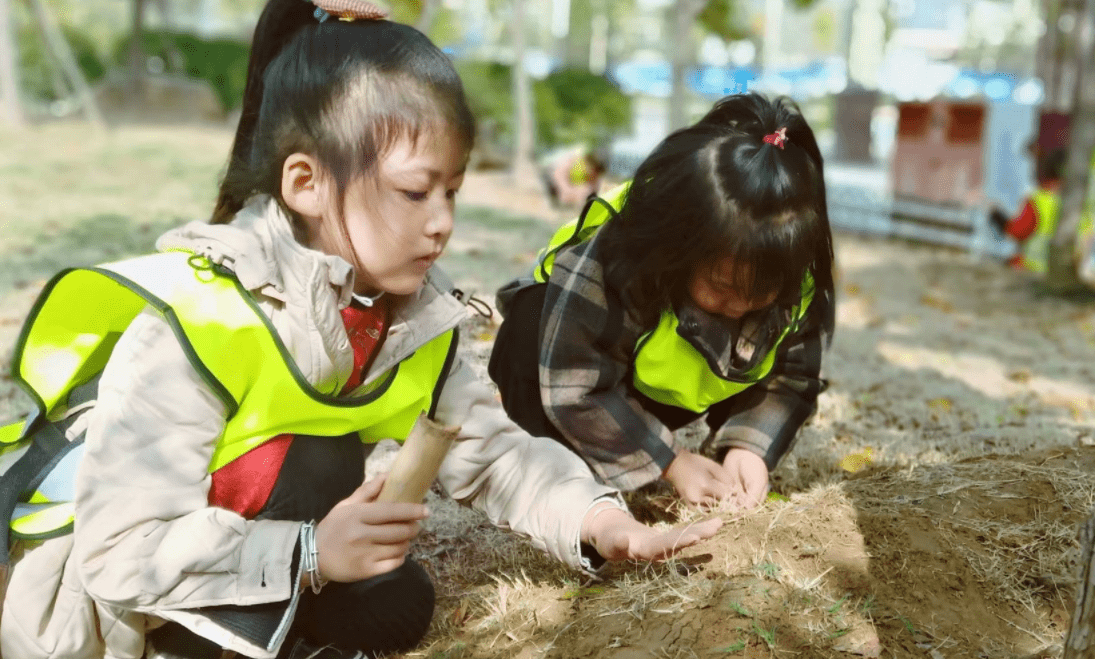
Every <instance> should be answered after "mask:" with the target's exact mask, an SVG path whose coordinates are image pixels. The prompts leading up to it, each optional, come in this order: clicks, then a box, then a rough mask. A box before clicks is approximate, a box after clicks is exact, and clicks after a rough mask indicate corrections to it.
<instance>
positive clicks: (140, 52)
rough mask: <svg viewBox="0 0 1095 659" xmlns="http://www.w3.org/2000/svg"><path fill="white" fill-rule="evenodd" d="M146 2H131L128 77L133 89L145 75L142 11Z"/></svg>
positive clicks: (137, 0) (138, 0)
mask: <svg viewBox="0 0 1095 659" xmlns="http://www.w3.org/2000/svg"><path fill="white" fill-rule="evenodd" d="M145 5H146V0H133V14H132V22H131V24H130V25H131V27H130V34H131V35H132V39H130V41H129V76H130V78H131V80H132V82H133V87H134V88H137V87H138V86H139V85H140V84H141V80H142V79H143V78H144V73H145V66H146V64H145V53H144V38H143V36H144V10H145Z"/></svg>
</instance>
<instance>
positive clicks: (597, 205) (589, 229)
mask: <svg viewBox="0 0 1095 659" xmlns="http://www.w3.org/2000/svg"><path fill="white" fill-rule="evenodd" d="M630 185H631V183H630V181H629V182H627V183H624V184H622V185H620V186H619V187H617V188H615V189H613V190H612V191H611V192H609V193H608V194H607V195H605V198H604V200H603V201H606V202H608V205H610V206H611V207H612V210H611V211H610V210H609V209H608V208H606V207H605V204H604V203H602V202H601V200H596V199H595V200H591V201H590V202H587V205H586V208H585V209H583V213H582V214H581V215H580V216H579V217H578V218H576V219H574V220H571V221H570V222H568V223H566V224H564V225H563V226H562V227H560V228H559V230H558V231H556V232H555V235H554V236H552V238H551V241H550V242H549V243H548V246H547V247H546V248H545V249H543V250H541V252H540V254H539V257H538V262H537V265H536V267H535V268H534V269H533V278H534V279H536V281H538V282H541V283H543V282H546V281H547V280H548V279H549V278H550V277H551V271H552V269H553V266H554V264H555V255H556V254H557V253H558V252H559V250H561V249H563V248H564V247H569V246H571V245H577V244H580V243H583V242H585V241H587V240H589V239H590V238H592V237H593V235H594V234H595V233H596V232H597V230H598V229H599V228H600V227H601V225H603V224H604V223H605V222H606V221H608V219H609V218H610V217H611V216H612V215H614V212H615V211H616V210H618V209H619V208H620V206H621V205H622V203H623V199H624V196H625V195H626V194H627V190H628V188H629V187H630ZM813 297H814V284H813V278H812V277H811V276H810V274H809V273H807V274H806V276H805V277H804V278H803V281H802V302H801V303H800V304H799V305H798V306H795V307H793V308H792V310H791V323H790V324H789V325H788V326H787V327H785V328H784V330H783V333H782V334H780V336H779V339H778V340H777V341H776V342H775V343H774V344H773V345H772V348H771V350H769V351H768V354H766V355H765V356H764V358H763V359H762V360H761V361H760V363H758V364H757V365H756V366H755V367H753V369H752V370H751V371H749V372H748V373H746V374H745V375H744V376H743V378H742V379H740V380H728V379H726V378H723V377H722V376H721V375H719V374H718V373H716V372H715V370H714V369H712V368H711V365H710V364H708V363H707V360H706V359H704V357H703V355H702V354H701V353H700V351H699V350H697V349H696V348H695V346H693V345H692V344H691V343H689V342H688V340H687V339H685V338H684V337H682V336H681V335H680V333H679V332H678V331H677V327H678V325H679V321H678V319H677V315H676V313H674V312H673V311H672V310H669V311H665V312H663V313H662V315H661V318H660V319H659V321H658V326H657V327H655V328H654V329H653V330H652V331H650V332H647V333H646V334H644V335H643V336H642V337H640V339H639V342H638V344H637V345H636V347H635V356H634V357H633V363H634V366H635V368H634V369H633V383H634V385H635V388H636V389H637V390H639V391H640V392H642V394H643V395H645V396H647V397H648V398H650V399H652V400H655V401H657V402H659V403H664V404H666V405H672V406H674V407H681V408H684V409H686V410H691V411H693V412H697V413H702V412H704V411H705V410H707V408H709V407H711V406H712V405H714V404H715V403H718V402H721V401H724V400H726V399H727V398H730V397H731V396H733V395H735V394H738V393H741V392H742V391H744V390H746V389H748V388H749V387H751V386H752V385H754V384H756V383H757V382H759V381H760V380H761V379H763V378H764V377H765V376H767V375H768V373H770V372H771V370H772V365H773V364H774V363H775V357H776V349H777V348H778V347H779V345H780V343H782V342H783V339H784V338H786V337H787V335H788V334H789V333H790V332H791V331H792V330H793V329H796V328H797V326H798V325H799V324H800V323H801V322H802V321H803V319H805V317H806V311H807V309H808V307H809V306H810V302H811V301H812V300H813Z"/></svg>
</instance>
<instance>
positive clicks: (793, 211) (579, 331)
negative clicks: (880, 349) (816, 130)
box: [489, 94, 833, 508]
mask: <svg viewBox="0 0 1095 659" xmlns="http://www.w3.org/2000/svg"><path fill="white" fill-rule="evenodd" d="M832 262H833V248H832V237H831V234H830V230H829V221H828V215H827V212H826V205H825V185H824V177H823V172H822V158H821V154H820V152H819V151H818V146H817V142H816V140H815V139H814V134H813V131H812V130H811V129H810V127H809V125H807V123H806V121H805V119H803V117H802V115H801V114H800V113H799V112H798V110H797V108H795V107H794V105H793V104H792V103H791V102H790V101H788V100H786V99H778V100H775V101H770V100H768V99H766V98H764V97H762V96H759V95H756V94H744V95H735V96H730V97H727V98H724V99H722V100H721V101H719V102H718V103H716V104H715V106H714V108H713V109H712V110H711V111H710V112H708V114H707V115H706V116H705V117H703V118H702V119H701V120H700V121H699V122H697V123H696V124H695V125H694V126H690V127H688V128H685V129H682V130H679V131H677V132H675V133H673V134H671V135H669V137H667V138H666V139H665V140H664V141H663V142H662V143H661V144H659V145H658V146H657V147H656V148H655V149H654V150H653V152H652V153H651V154H650V155H649V157H647V158H646V160H645V161H644V162H643V163H642V164H641V165H640V166H639V168H638V170H637V171H636V173H635V176H634V179H633V180H632V181H631V182H630V183H627V184H624V185H623V186H621V187H619V188H617V189H616V190H614V191H612V192H610V193H608V194H607V195H605V198H600V197H591V198H590V199H589V200H588V202H587V204H586V207H585V209H584V210H583V212H582V214H581V216H580V217H579V218H578V219H577V220H575V221H574V222H572V223H570V224H568V225H566V226H564V227H563V228H562V229H560V230H559V232H558V233H557V234H556V236H555V238H554V239H553V240H552V242H551V244H550V245H549V247H548V248H546V249H545V250H543V251H542V252H541V254H540V259H539V262H538V263H537V264H536V265H535V266H534V271H533V272H532V273H530V275H529V276H527V277H523V278H521V279H518V280H517V281H514V282H512V283H510V284H509V285H507V286H506V287H504V288H503V289H502V290H501V291H499V295H498V307H499V309H500V310H502V312H503V315H504V316H505V320H504V322H503V323H502V326H501V328H500V329H499V333H498V336H497V339H496V340H495V345H494V349H493V352H492V354H491V360H490V366H489V373H490V376H491V378H492V379H493V380H494V381H495V383H497V385H498V387H499V389H500V391H501V395H502V402H503V405H504V406H505V409H506V411H507V412H508V413H509V415H510V417H511V418H513V419H514V420H515V421H517V422H518V424H520V425H521V426H522V427H523V428H525V429H526V430H528V431H529V432H531V433H533V434H535V435H542V436H548V437H551V438H553V439H555V440H556V441H558V442H561V443H563V444H564V445H566V446H567V447H569V448H570V449H572V450H573V451H575V452H576V453H577V454H578V455H580V456H581V457H582V458H583V459H584V460H585V461H586V462H587V463H588V464H589V465H590V466H591V467H592V468H593V471H594V472H595V473H596V474H597V475H598V476H599V478H600V479H601V480H602V481H603V482H605V483H608V484H610V485H613V486H615V487H618V488H620V489H623V490H633V489H637V488H639V487H642V486H644V485H647V484H649V483H652V482H654V481H657V480H658V479H664V480H665V481H668V482H669V483H670V484H671V485H672V486H673V487H674V488H675V489H676V491H677V493H678V494H679V495H680V497H681V498H682V499H683V500H684V501H686V502H688V503H690V504H693V505H706V504H714V503H716V502H727V503H728V504H729V505H731V506H739V507H746V508H747V507H751V506H755V505H757V504H758V503H759V502H760V501H761V500H762V499H763V498H764V496H765V495H766V493H767V490H768V476H769V472H770V470H772V469H773V468H774V467H775V466H776V464H777V463H778V462H779V460H780V458H781V457H782V456H784V455H785V454H786V453H787V451H788V450H790V448H791V445H792V443H793V441H794V437H795V434H796V433H797V431H798V429H799V427H800V426H801V425H802V424H803V423H804V422H805V420H806V419H807V417H809V416H810V414H811V413H812V412H813V410H814V409H815V407H816V400H817V396H818V394H819V393H820V391H821V390H822V387H823V380H821V378H820V377H819V373H820V368H821V354H822V347H823V345H826V344H827V338H828V337H829V336H830V335H831V332H832V328H833V274H832ZM700 417H705V419H706V423H707V425H708V427H709V431H710V432H709V434H708V437H707V439H706V441H705V442H703V445H702V446H701V448H700V451H699V453H693V452H691V451H689V450H686V449H684V448H681V447H679V446H676V445H675V444H674V431H675V430H676V429H678V428H680V427H681V426H684V425H685V424H687V423H690V422H692V421H693V420H696V419H698V418H700Z"/></svg>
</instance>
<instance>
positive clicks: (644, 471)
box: [499, 235, 832, 490]
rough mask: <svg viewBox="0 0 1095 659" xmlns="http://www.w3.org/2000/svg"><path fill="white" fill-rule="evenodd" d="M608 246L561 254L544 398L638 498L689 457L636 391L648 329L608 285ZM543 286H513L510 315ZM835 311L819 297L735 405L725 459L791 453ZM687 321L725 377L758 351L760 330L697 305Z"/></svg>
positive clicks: (717, 443)
mask: <svg viewBox="0 0 1095 659" xmlns="http://www.w3.org/2000/svg"><path fill="white" fill-rule="evenodd" d="M598 247H599V240H598V236H597V235H595V236H594V237H593V238H592V239H591V240H589V241H586V242H584V243H581V244H579V245H575V246H573V247H568V248H565V249H563V250H560V251H559V252H558V254H557V255H556V259H555V265H554V268H553V270H552V272H551V277H550V279H549V281H548V283H547V287H548V288H547V292H546V298H545V300H544V315H543V317H542V320H541V325H540V360H539V368H540V374H539V377H540V395H541V399H542V402H543V404H544V409H545V412H546V413H547V416H548V418H550V419H551V421H552V422H553V423H554V424H555V426H556V427H557V428H558V429H559V430H560V431H561V432H562V433H563V435H564V436H565V437H566V438H567V439H568V440H569V441H570V443H571V444H572V445H573V446H574V448H575V449H577V451H578V452H579V454H581V455H582V456H583V457H584V458H585V459H586V461H587V462H588V463H590V465H591V466H592V467H593V469H594V471H595V472H596V473H597V475H598V476H599V477H600V478H601V479H603V480H604V481H605V482H606V483H609V484H611V485H613V486H615V487H618V488H620V489H624V490H632V489H635V488H638V487H641V486H643V485H645V484H647V483H650V482H652V481H654V480H657V479H658V478H660V477H661V475H662V473H663V472H664V471H665V469H666V468H667V467H668V466H669V463H670V462H672V461H673V459H674V457H676V453H677V451H678V450H679V449H678V448H676V447H675V446H674V438H673V432H672V431H671V430H670V429H669V428H667V427H666V426H665V425H664V424H662V423H661V421H659V420H658V418H657V417H655V416H654V415H653V414H651V413H650V412H648V411H647V410H645V409H644V408H643V406H642V405H641V404H640V402H639V400H640V397H641V396H642V394H639V393H638V392H637V391H636V390H635V389H634V386H633V385H632V356H633V353H634V350H635V346H636V344H637V343H638V340H639V338H640V337H641V336H642V334H643V333H644V332H645V331H646V328H643V327H641V326H640V325H639V322H638V320H637V318H636V317H635V315H634V314H633V313H632V312H631V311H629V310H628V309H627V308H625V305H624V304H623V302H622V301H621V297H620V293H619V289H620V287H619V286H614V285H611V284H609V283H607V282H606V280H605V277H604V270H603V263H602V262H601V260H599V259H600V253H599V249H598ZM534 283H535V282H534V280H533V279H532V278H531V277H528V278H523V279H519V280H517V281H515V282H512V283H511V284H510V285H508V286H506V287H505V288H503V290H502V291H500V292H499V305H500V307H501V309H502V311H503V313H505V305H506V301H507V300H508V299H511V296H512V295H513V294H515V293H516V292H517V291H519V290H521V289H523V288H524V287H526V286H528V285H532V284H534ZM831 304H832V303H831V300H830V299H829V298H828V297H827V296H824V295H820V294H819V295H816V296H815V299H814V301H813V302H812V303H811V305H810V308H809V313H808V316H807V322H806V323H805V326H804V327H803V328H801V329H800V330H799V331H798V332H797V333H795V334H789V335H788V336H787V337H786V338H785V339H784V340H783V342H782V343H781V344H780V345H779V347H778V348H777V350H778V352H777V356H776V360H775V363H774V365H773V368H772V371H771V373H770V374H769V375H768V376H767V377H766V378H764V379H763V380H762V381H760V382H758V383H757V384H755V385H753V386H751V387H749V388H748V389H746V390H745V391H743V392H741V393H739V394H737V395H735V396H733V397H732V398H731V400H730V403H729V404H730V405H731V409H732V412H731V414H730V417H729V419H728V420H727V421H726V423H725V424H723V426H722V427H721V428H718V429H717V431H716V432H715V434H714V437H713V438H712V442H711V446H712V447H713V449H714V453H715V455H716V456H721V455H722V454H725V451H726V450H728V449H729V448H744V449H748V450H750V451H753V452H754V453H757V454H759V455H760V456H762V457H765V456H768V453H769V450H770V449H772V448H773V447H789V446H790V443H791V441H792V440H793V439H794V435H795V434H796V433H797V432H798V429H799V428H800V427H801V426H802V424H803V423H804V422H805V421H806V419H807V418H808V417H809V416H810V415H811V414H812V413H813V412H814V410H815V409H816V404H817V397H818V394H819V393H820V392H821V391H822V389H823V388H824V384H825V383H824V381H823V380H822V379H821V378H820V371H821V355H822V348H823V344H824V342H825V337H823V333H822V329H821V326H822V322H821V319H822V318H824V317H825V315H824V314H825V313H828V312H829V311H830V310H831ZM677 315H678V317H679V319H680V320H681V324H682V326H685V327H690V328H691V329H692V330H693V334H694V336H693V340H692V342H693V344H694V345H696V344H698V345H699V346H700V348H701V352H704V353H706V356H708V358H709V359H708V361H709V362H712V363H715V364H718V365H719V367H720V370H722V371H723V372H724V373H725V372H734V371H737V370H738V367H739V366H740V360H741V359H748V357H749V356H750V354H751V352H753V351H754V350H756V349H758V348H757V346H756V345H755V344H754V342H753V341H751V340H750V337H751V336H753V335H755V334H756V329H757V326H756V323H749V322H745V323H742V322H740V321H739V322H729V321H726V320H724V319H720V318H716V317H714V316H712V315H710V314H706V313H704V312H703V311H701V310H699V309H697V308H694V307H689V306H685V307H684V308H682V309H678V310H677ZM775 457H778V456H775ZM773 459H774V458H773ZM770 462H771V460H770Z"/></svg>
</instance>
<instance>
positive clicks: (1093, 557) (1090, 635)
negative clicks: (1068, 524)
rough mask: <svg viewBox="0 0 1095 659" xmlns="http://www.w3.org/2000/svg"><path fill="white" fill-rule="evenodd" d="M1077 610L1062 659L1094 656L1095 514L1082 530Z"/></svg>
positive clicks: (1082, 658)
mask: <svg viewBox="0 0 1095 659" xmlns="http://www.w3.org/2000/svg"><path fill="white" fill-rule="evenodd" d="M1079 563H1080V578H1079V581H1078V582H1077V584H1076V609H1075V611H1073V613H1072V625H1071V626H1070V627H1069V630H1068V636H1067V637H1066V638H1065V650H1064V654H1063V655H1062V657H1061V659H1095V569H1093V568H1095V517H1092V518H1091V519H1089V520H1087V523H1085V524H1084V526H1083V528H1082V529H1080V557H1079Z"/></svg>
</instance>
